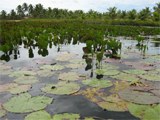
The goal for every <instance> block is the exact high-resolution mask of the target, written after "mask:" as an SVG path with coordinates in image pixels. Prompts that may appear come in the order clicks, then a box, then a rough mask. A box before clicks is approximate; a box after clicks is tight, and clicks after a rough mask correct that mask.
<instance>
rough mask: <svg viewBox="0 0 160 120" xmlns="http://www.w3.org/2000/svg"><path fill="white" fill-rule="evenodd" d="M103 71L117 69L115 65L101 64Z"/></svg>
mask: <svg viewBox="0 0 160 120" xmlns="http://www.w3.org/2000/svg"><path fill="white" fill-rule="evenodd" d="M102 67H103V69H107V70H114V69H118V68H119V67H118V66H115V65H111V64H108V63H107V64H106V63H105V64H103V66H102Z"/></svg>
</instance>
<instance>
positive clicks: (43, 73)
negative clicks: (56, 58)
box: [37, 70, 54, 77]
mask: <svg viewBox="0 0 160 120" xmlns="http://www.w3.org/2000/svg"><path fill="white" fill-rule="evenodd" d="M37 75H38V76H40V77H51V76H53V75H54V72H53V71H50V70H39V71H37Z"/></svg>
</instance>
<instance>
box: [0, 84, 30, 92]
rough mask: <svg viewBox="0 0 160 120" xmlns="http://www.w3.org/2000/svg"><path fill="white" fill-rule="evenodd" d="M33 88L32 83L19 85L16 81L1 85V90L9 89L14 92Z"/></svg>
mask: <svg viewBox="0 0 160 120" xmlns="http://www.w3.org/2000/svg"><path fill="white" fill-rule="evenodd" d="M30 88H31V85H18V84H15V83H9V84H4V85H0V92H5V91H8V92H10V93H12V94H17V93H22V92H26V91H28V90H29V89H30Z"/></svg>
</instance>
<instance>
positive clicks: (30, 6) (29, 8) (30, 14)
mask: <svg viewBox="0 0 160 120" xmlns="http://www.w3.org/2000/svg"><path fill="white" fill-rule="evenodd" d="M28 14H29V16H32V15H33V6H32V4H30V5H29V6H28Z"/></svg>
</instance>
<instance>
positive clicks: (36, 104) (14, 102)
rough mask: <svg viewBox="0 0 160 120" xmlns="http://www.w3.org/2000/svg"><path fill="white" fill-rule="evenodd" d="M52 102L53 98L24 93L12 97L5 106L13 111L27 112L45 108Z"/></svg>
mask: <svg viewBox="0 0 160 120" xmlns="http://www.w3.org/2000/svg"><path fill="white" fill-rule="evenodd" d="M51 102H52V98H49V97H45V96H36V97H31V95H30V94H28V93H24V94H20V95H18V96H15V97H12V98H11V99H10V100H9V101H8V102H6V103H4V104H3V107H4V108H5V109H6V110H7V111H9V112H13V113H27V112H33V111H37V110H41V109H44V108H45V107H46V106H47V105H48V104H50V103H51Z"/></svg>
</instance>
